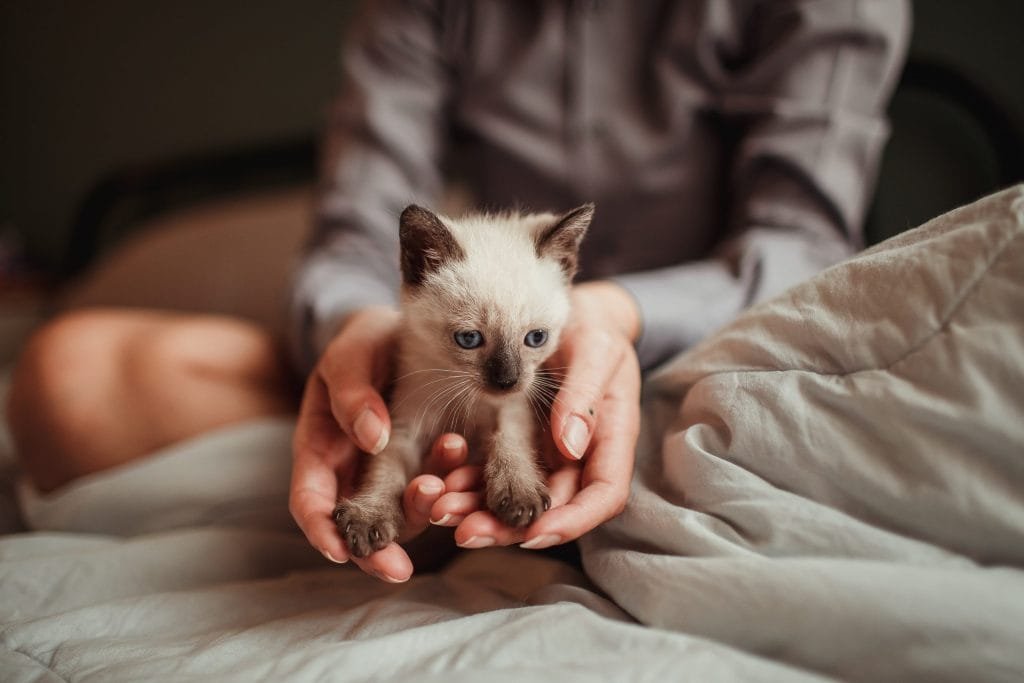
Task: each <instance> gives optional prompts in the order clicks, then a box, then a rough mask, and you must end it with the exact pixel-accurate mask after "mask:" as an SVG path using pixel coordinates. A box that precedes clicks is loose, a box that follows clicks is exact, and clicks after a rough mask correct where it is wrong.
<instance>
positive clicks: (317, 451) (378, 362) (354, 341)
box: [289, 307, 466, 582]
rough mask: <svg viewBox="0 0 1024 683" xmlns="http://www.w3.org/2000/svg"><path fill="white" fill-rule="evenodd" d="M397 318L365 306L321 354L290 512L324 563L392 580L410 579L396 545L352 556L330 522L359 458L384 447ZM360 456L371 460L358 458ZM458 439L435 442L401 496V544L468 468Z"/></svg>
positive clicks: (303, 423)
mask: <svg viewBox="0 0 1024 683" xmlns="http://www.w3.org/2000/svg"><path fill="white" fill-rule="evenodd" d="M398 324H399V315H398V313H397V312H396V311H394V310H393V309H390V308H384V307H374V308H366V309H363V310H360V311H358V312H356V313H353V314H352V315H351V316H349V317H348V318H347V319H346V321H345V324H344V325H343V327H342V328H341V330H340V331H339V332H338V334H337V335H336V336H335V338H334V339H333V340H332V341H331V343H330V344H329V345H328V347H327V348H326V349H325V350H324V353H323V355H322V356H321V358H320V361H319V363H317V366H316V367H315V368H314V370H313V372H312V373H311V374H310V376H309V379H308V380H307V382H306V389H305V393H304V394H303V399H302V405H301V407H300V408H299V418H298V422H297V424H296V427H295V436H294V438H293V441H292V454H293V461H292V479H291V488H290V493H289V510H290V511H291V514H292V517H294V518H295V521H296V523H297V524H298V525H299V527H300V528H301V529H302V532H303V533H304V534H305V535H306V538H307V539H308V540H309V542H310V543H311V544H312V545H313V546H314V547H315V548H316V549H317V550H319V551H320V552H321V553H322V554H323V555H324V556H325V557H327V558H328V559H329V560H331V561H333V562H337V563H343V562H347V561H348V560H349V559H353V560H354V561H355V563H356V564H357V565H359V567H360V568H361V569H363V571H365V572H367V573H369V574H373V575H374V576H377V577H379V578H381V579H384V580H386V581H392V582H401V581H405V580H407V579H408V578H409V577H410V576H411V575H412V570H413V567H412V562H411V560H410V559H409V556H408V554H407V553H406V552H405V550H404V549H402V547H401V546H400V545H399V544H398V543H391V544H390V545H388V546H387V547H385V548H383V549H381V550H379V551H377V552H375V553H372V554H371V555H369V556H367V557H364V558H354V557H351V555H350V554H349V552H348V550H347V548H346V547H345V544H344V542H343V541H342V539H341V536H340V535H339V534H338V529H337V525H336V524H335V522H334V508H335V505H336V504H337V501H338V498H339V495H348V494H349V493H351V491H352V488H353V485H354V480H355V476H356V474H357V471H358V458H359V457H372V454H375V453H379V452H380V451H381V450H383V448H384V447H385V446H386V445H387V443H388V439H389V438H390V432H391V420H390V417H389V416H388V410H387V405H386V404H385V402H384V399H383V397H382V396H381V388H382V387H384V386H385V385H386V383H387V382H388V381H389V380H390V378H391V373H392V361H393V357H394V350H395V340H396V333H397V330H398ZM360 451H365V452H366V453H369V454H371V455H369V456H365V455H361V453H360ZM465 458H466V444H465V441H464V440H463V439H462V437H461V436H457V435H453V434H446V435H442V436H441V437H440V438H438V440H437V441H436V442H435V444H434V446H433V448H432V450H431V453H430V456H429V457H428V459H427V462H426V465H425V468H424V472H425V473H424V474H422V475H420V476H418V477H416V478H415V479H413V480H412V481H411V482H410V483H409V486H408V487H407V488H406V490H405V494H404V496H403V504H404V508H405V517H406V528H405V530H404V532H403V535H402V539H401V540H406V539H408V538H411V537H412V536H415V535H416V534H418V533H419V532H421V531H422V530H423V529H424V528H426V526H427V524H428V523H429V519H430V510H431V507H432V506H433V505H434V504H435V503H436V502H437V500H438V499H439V498H440V497H441V495H442V494H443V493H444V491H445V484H444V481H443V480H442V479H441V477H440V476H438V475H444V474H445V473H447V472H449V471H451V470H452V469H453V468H455V467H457V466H459V465H460V464H462V463H463V462H465Z"/></svg>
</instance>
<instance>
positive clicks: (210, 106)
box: [0, 0, 1024, 273]
mask: <svg viewBox="0 0 1024 683" xmlns="http://www.w3.org/2000/svg"><path fill="white" fill-rule="evenodd" d="M354 9H355V3H354V2H350V1H342V0H290V1H289V2H251V1H248V2H246V1H243V0H217V1H216V2H199V1H197V0H145V1H144V2H139V1H138V0H96V1H93V2H68V1H63V2H62V1H60V0H15V1H13V2H6V3H3V4H0V60H2V62H0V64H2V70H0V239H2V240H3V242H4V243H5V244H6V245H7V248H8V250H9V249H10V247H11V245H16V246H18V247H19V249H20V251H21V252H22V254H23V259H24V261H26V262H27V263H30V264H31V265H32V267H34V268H36V269H42V270H44V271H49V272H53V273H56V272H58V271H59V270H60V269H62V268H64V266H65V262H66V258H67V256H68V248H69V247H68V245H69V240H70V238H71V234H72V231H73V229H75V225H76V223H80V222H81V213H82V206H83V202H85V201H86V199H87V198H88V197H89V196H90V193H94V191H95V190H96V189H97V187H99V186H101V185H102V183H103V182H104V181H109V180H110V179H111V178H112V177H114V178H122V179H123V177H124V175H125V169H128V170H129V171H131V170H132V169H139V168H142V169H148V170H152V169H153V168H154V167H159V166H160V164H164V163H170V162H174V161H175V160H180V159H182V158H186V159H189V160H190V162H189V163H191V164H193V165H194V164H195V163H196V162H197V160H198V162H199V163H201V161H202V159H203V158H204V157H205V156H206V155H212V157H211V158H218V157H223V154H224V153H229V154H230V153H233V152H236V151H239V150H252V149H259V148H261V147H263V146H265V145H270V146H271V147H273V146H274V145H281V144H283V145H284V148H285V149H286V150H287V149H292V150H293V151H294V149H295V148H294V147H289V145H291V144H292V143H293V142H294V141H302V140H312V139H313V137H314V136H315V133H316V131H317V130H318V128H319V126H320V124H321V121H322V119H323V115H324V112H325V109H326V106H327V103H328V101H329V99H330V96H331V94H332V91H333V89H334V87H335V78H336V73H337V71H336V69H337V55H338V47H339V45H340V40H341V36H342V32H343V29H344V26H345V25H346V23H347V21H348V20H349V19H350V18H351V16H352V14H353V11H354ZM914 10H915V29H914V38H913V43H912V50H911V61H912V63H919V64H923V65H925V66H926V67H929V68H930V67H933V66H935V65H938V66H939V67H941V69H940V71H942V69H946V70H948V71H949V72H950V73H951V74H952V76H955V77H956V79H954V80H956V82H957V83H960V86H957V87H952V86H949V84H948V83H947V84H946V85H942V84H941V83H940V87H938V89H936V87H935V84H934V83H932V84H931V85H929V84H928V83H925V84H924V86H921V84H920V83H919V84H918V85H917V86H915V85H914V84H913V83H911V84H909V85H908V86H907V87H906V88H901V90H900V94H899V96H898V97H897V98H896V100H895V101H894V104H893V108H892V115H893V120H894V137H893V143H892V145H891V146H890V148H889V151H888V152H887V156H886V162H885V165H884V167H883V174H882V182H881V185H880V193H879V197H878V201H877V203H876V206H875V208H874V210H873V212H872V217H871V226H872V227H871V231H872V232H871V234H872V236H873V239H879V238H881V237H883V236H885V235H887V234H892V233H894V232H897V231H899V230H902V229H905V228H908V227H912V226H913V225H916V224H917V223H918V222H920V221H922V220H924V219H926V218H928V217H931V216H933V215H935V214H937V213H939V212H941V211H943V210H945V209H948V208H952V207H953V206H956V205H958V204H960V203H963V202H965V201H969V200H971V199H974V198H975V197H977V196H980V195H981V194H984V193H986V192H988V191H990V190H992V189H995V188H996V187H999V186H1001V185H1003V184H1007V181H1008V180H1014V179H1017V180H1019V179H1022V178H1020V177H1018V176H1013V174H1014V173H1016V172H1017V170H1016V169H1019V168H1020V162H1021V160H1020V158H1019V154H1018V153H1019V149H1018V148H1017V147H1016V145H1017V144H1018V143H1017V142H1015V141H1014V140H1013V139H1010V138H1013V137H1014V136H1019V135H1020V132H1021V131H1024V67H1022V65H1024V39H1022V37H1021V31H1022V27H1024V2H1021V1H1020V0H970V1H967V0H918V1H917V2H915V3H914ZM921 73H924V77H923V78H924V80H925V81H928V79H929V78H932V77H931V76H928V74H929V73H932V76H934V70H933V71H932V72H929V71H928V70H927V68H926V69H925V70H924V71H922V72H921ZM947 75H948V74H947ZM919 76H920V74H919ZM918 80H921V78H918ZM932 80H934V78H933V79H932ZM940 80H941V79H940ZM964 82H966V86H967V87H968V89H967V91H964V88H963V87H962V86H964ZM943 88H947V89H949V90H951V91H952V90H956V92H955V93H952V92H951V93H944V92H942V89H943ZM982 100H983V101H982ZM993 107H994V108H995V110H996V115H997V118H1000V119H1001V120H1002V122H1003V123H1004V124H1006V126H1008V130H1003V129H1002V128H1001V125H1002V124H1000V123H999V122H998V121H997V122H996V123H993V122H992V120H991V112H989V114H988V115H985V114H984V112H983V113H982V115H981V116H980V117H979V116H978V115H977V111H974V110H976V109H980V110H990V109H992V108H993ZM1000 155H1002V159H1001V158H1000ZM1008 155H1009V156H1008ZM298 158H299V159H300V161H301V159H302V158H303V157H301V154H300V156H299V157H298ZM1007 159H1009V163H1011V164H1013V163H1016V166H1015V167H1013V168H1011V169H1010V170H1009V171H1008V170H1007V168H1005V166H1006V164H1007V163H1008V162H1007ZM1014 159H1016V162H1014ZM295 160H296V157H295V155H294V154H293V155H292V157H291V158H290V162H289V163H295ZM229 168H230V167H229ZM229 172H230V171H229ZM1008 172H1009V173H1010V174H1011V176H1010V177H1009V178H1008V176H1007V173H1008ZM108 185H109V183H108ZM108 189H109V188H108ZM108 209H110V207H109V206H107V205H104V211H106V212H107V214H109V211H108ZM107 214H104V216H103V217H102V220H104V221H105V220H108V219H109V215H107Z"/></svg>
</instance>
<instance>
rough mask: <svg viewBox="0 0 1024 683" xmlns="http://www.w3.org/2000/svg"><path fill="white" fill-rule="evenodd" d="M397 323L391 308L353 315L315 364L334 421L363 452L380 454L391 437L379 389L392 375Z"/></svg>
mask: <svg viewBox="0 0 1024 683" xmlns="http://www.w3.org/2000/svg"><path fill="white" fill-rule="evenodd" d="M397 322H398V314H397V312H395V311H393V310H391V309H377V308H374V309H366V310H364V311H360V312H358V313H354V314H352V315H351V316H350V317H349V319H348V321H346V323H345V325H344V326H343V327H342V330H341V332H340V333H339V334H338V335H337V336H336V337H335V338H334V339H333V340H332V341H331V343H330V344H329V345H328V347H327V349H326V350H325V351H324V354H323V356H322V357H321V359H320V362H319V363H318V365H317V370H316V372H317V373H318V374H319V376H320V379H321V380H322V381H323V383H324V385H325V386H326V388H327V395H328V399H329V401H330V406H331V413H332V414H333V415H334V419H335V420H337V422H338V426H339V427H340V428H341V429H342V431H344V432H345V433H346V434H347V435H348V436H349V438H351V439H352V441H353V442H355V444H356V445H357V446H358V447H359V448H360V449H361V450H363V451H366V452H367V453H373V454H376V453H380V452H381V451H382V450H384V448H385V447H386V446H387V445H388V440H389V439H390V437H391V418H390V417H389V415H388V409H387V405H386V404H385V403H384V398H383V397H382V396H381V394H380V390H379V388H380V387H382V386H383V385H384V384H385V383H386V382H387V381H388V379H389V377H390V374H391V360H392V356H393V353H392V352H393V349H394V332H395V329H396V327H397Z"/></svg>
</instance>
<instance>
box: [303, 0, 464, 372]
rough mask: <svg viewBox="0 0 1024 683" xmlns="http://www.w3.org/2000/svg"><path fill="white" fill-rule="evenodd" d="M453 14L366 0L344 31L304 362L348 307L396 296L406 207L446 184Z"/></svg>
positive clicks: (308, 289)
mask: <svg viewBox="0 0 1024 683" xmlns="http://www.w3.org/2000/svg"><path fill="white" fill-rule="evenodd" d="M442 24H443V22H442V17H441V16H440V12H439V10H438V9H437V8H436V7H434V6H433V5H432V4H431V3H428V2H417V1H411V0H410V1H402V0H379V1H377V2H372V3H365V8H364V10H363V14H362V16H360V18H359V20H358V21H357V23H356V25H355V27H354V29H355V30H354V31H352V32H351V34H350V36H349V38H348V39H347V40H346V41H345V45H344V49H343V58H342V75H343V80H342V88H341V90H340V92H339V94H338V96H337V98H336V100H335V102H334V104H333V106H332V109H331V111H330V115H329V121H328V127H327V134H326V139H325V142H324V147H323V149H322V151H321V155H322V159H321V169H320V185H319V187H318V193H317V202H316V213H315V216H314V228H313V234H312V236H311V238H310V240H309V242H308V244H307V246H306V249H305V251H304V255H303V257H302V259H301V261H300V263H299V264H298V267H297V269H296V271H295V275H294V282H293V294H292V300H291V307H290V339H289V346H290V351H291V355H292V359H293V361H294V363H295V364H296V367H297V368H298V369H299V370H301V371H302V372H303V373H306V372H308V371H309V370H310V369H311V368H312V367H313V365H314V364H315V363H316V360H317V359H318V358H319V356H320V353H321V352H322V351H323V349H324V347H325V346H326V345H327V343H328V342H329V341H330V339H331V337H332V336H333V335H334V334H335V332H336V331H337V328H338V326H339V325H340V324H341V321H342V320H343V319H344V318H345V316H347V315H348V314H349V313H351V312H353V311H354V310H356V309H358V308H361V307H364V306H368V305H374V304H385V305H390V304H394V303H396V297H397V292H398V285H399V271H398V216H399V214H400V213H401V211H402V209H403V208H404V207H405V206H407V205H408V204H410V203H424V204H427V205H432V204H434V203H435V200H436V198H437V197H439V196H440V194H441V185H442V177H441V170H440V167H441V155H442V149H441V147H442V141H441V134H442V131H443V129H444V127H445V124H444V116H445V104H446V100H447V98H448V96H449V91H450V82H449V81H450V78H449V69H448V66H447V64H446V60H445V59H444V56H443V49H442Z"/></svg>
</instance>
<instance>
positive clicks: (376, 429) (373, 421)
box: [352, 408, 388, 455]
mask: <svg viewBox="0 0 1024 683" xmlns="http://www.w3.org/2000/svg"><path fill="white" fill-rule="evenodd" d="M352 430H353V431H354V432H355V433H356V439H358V440H359V443H360V444H362V445H364V446H365V445H366V444H368V443H372V444H373V446H372V447H371V448H370V453H372V454H373V455H376V454H377V453H380V452H381V451H382V450H384V447H385V446H387V445H388V430H386V429H384V425H383V424H381V421H380V418H379V417H377V415H376V414H375V413H374V412H373V411H372V410H370V409H369V408H366V409H364V410H363V412H361V413H360V414H359V417H358V418H356V421H355V424H353V425H352Z"/></svg>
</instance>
